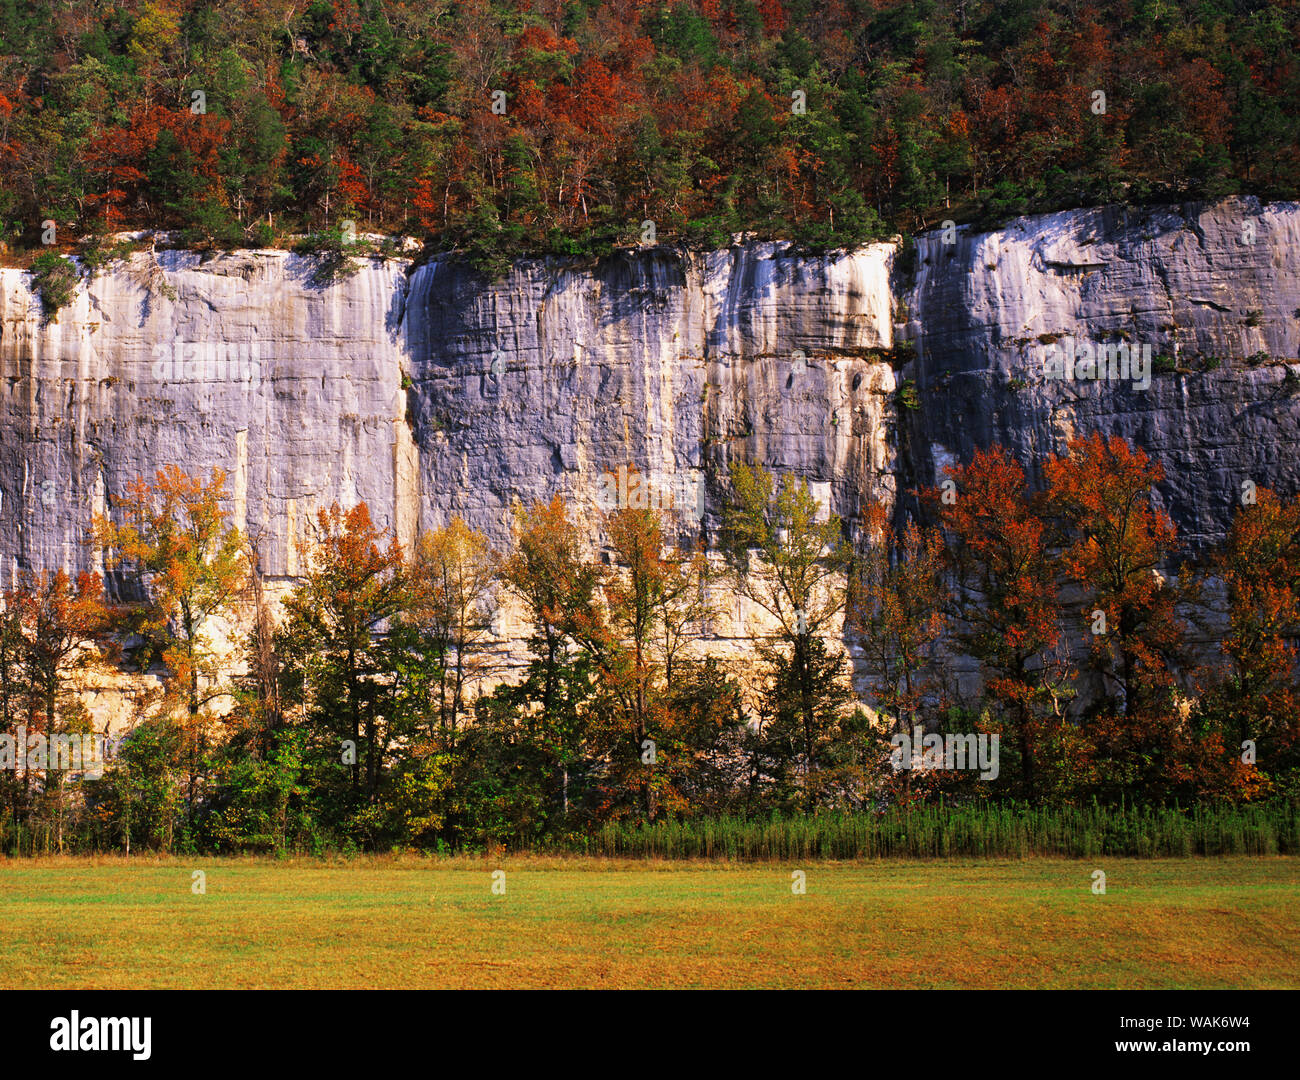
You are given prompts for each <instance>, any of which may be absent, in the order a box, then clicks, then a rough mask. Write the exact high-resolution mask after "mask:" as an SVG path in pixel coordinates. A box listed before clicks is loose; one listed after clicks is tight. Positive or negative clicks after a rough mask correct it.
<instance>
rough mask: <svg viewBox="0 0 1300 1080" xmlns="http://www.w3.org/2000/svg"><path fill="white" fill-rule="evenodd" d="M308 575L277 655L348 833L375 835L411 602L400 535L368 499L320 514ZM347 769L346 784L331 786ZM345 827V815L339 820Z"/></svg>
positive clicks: (287, 616) (307, 552)
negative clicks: (396, 638) (402, 634)
mask: <svg viewBox="0 0 1300 1080" xmlns="http://www.w3.org/2000/svg"><path fill="white" fill-rule="evenodd" d="M302 547H303V553H304V556H305V558H306V561H307V571H306V573H305V574H304V575H303V577H302V580H301V582H300V583H299V585H298V587H297V588H296V589H295V590H294V591H293V593H292V594H291V595H290V596H289V597H287V598H286V599H285V601H284V623H283V626H282V628H281V631H280V636H279V648H280V652H281V654H282V655H283V656H284V658H285V666H286V672H285V677H286V684H287V685H286V698H287V703H288V704H292V705H294V706H297V708H298V709H299V710H300V715H301V717H302V719H303V720H304V721H305V722H306V724H307V725H308V728H309V731H310V732H311V733H312V740H311V744H310V745H311V749H312V752H313V753H314V754H315V755H317V756H316V757H315V759H314V760H315V762H316V768H315V770H314V775H315V776H316V778H317V780H318V782H319V783H320V785H321V787H322V789H323V790H324V791H325V792H328V793H331V794H333V795H336V796H338V797H339V798H340V800H341V803H342V805H341V806H333V807H332V809H331V813H333V814H335V815H342V819H343V821H344V822H345V824H346V823H349V822H350V825H349V827H354V826H355V827H356V828H358V829H359V830H360V831H361V832H362V833H363V834H365V835H366V836H367V837H368V838H371V839H372V838H373V835H374V829H375V827H376V824H377V820H378V819H377V815H376V814H375V813H374V812H373V811H371V812H370V813H368V814H367V813H366V812H365V808H366V807H374V806H375V805H376V804H377V803H378V801H379V789H380V784H381V781H382V779H383V776H384V769H385V767H386V765H387V763H388V762H387V759H388V755H389V753H390V750H391V747H392V745H393V740H394V738H395V737H396V736H398V735H400V734H402V733H401V732H400V731H395V730H394V728H395V726H396V725H395V717H394V715H393V709H392V707H391V703H392V700H393V698H392V695H393V694H394V693H395V692H396V687H395V686H394V684H393V671H394V658H393V656H392V655H391V653H390V652H389V649H388V646H389V641H388V637H389V632H390V630H391V629H392V627H393V624H394V621H395V620H396V619H397V617H398V616H399V614H400V613H401V612H402V611H403V610H404V608H405V607H406V605H407V603H408V583H407V567H406V565H405V561H404V559H403V556H402V551H401V548H400V546H399V545H398V543H397V539H396V537H393V536H391V535H389V534H387V533H386V532H385V531H384V530H383V529H381V528H380V527H379V526H377V525H376V524H375V523H374V522H373V521H372V519H371V517H370V510H369V507H367V505H366V504H365V503H364V502H363V503H359V504H358V505H356V506H354V507H351V508H350V509H347V510H344V509H343V508H342V507H340V506H339V504H338V503H334V504H333V505H332V506H330V507H329V509H321V510H320V511H318V513H317V515H316V536H315V537H314V538H309V539H307V540H305V541H304V542H303V544H302ZM340 765H341V766H343V767H344V768H345V769H346V773H345V774H344V775H346V776H347V778H348V779H347V782H346V787H345V790H344V791H340V790H339V789H340V787H343V786H344V785H340V784H338V783H336V782H331V777H333V776H337V775H340V768H339V766H340ZM336 820H337V818H336Z"/></svg>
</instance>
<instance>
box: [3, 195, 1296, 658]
mask: <svg viewBox="0 0 1300 1080" xmlns="http://www.w3.org/2000/svg"><path fill="white" fill-rule="evenodd" d="M1298 244H1300V207H1298V206H1296V205H1294V204H1274V205H1270V206H1260V205H1259V204H1257V203H1255V202H1253V201H1251V200H1227V201H1224V202H1221V203H1218V204H1215V205H1213V206H1208V207H1186V208H1163V209H1146V210H1140V211H1138V210H1128V211H1125V210H1122V209H1114V208H1110V209H1103V210H1088V211H1075V212H1069V213H1061V214H1054V215H1048V216H1043V217H1036V218H1029V219H1023V220H1019V221H1017V222H1015V223H1013V224H1011V225H1010V226H1008V227H1007V228H1004V229H1002V230H999V231H996V232H989V233H974V232H972V231H971V230H969V229H960V230H949V231H947V232H946V233H945V232H944V231H943V230H936V231H934V232H932V233H929V234H926V235H924V236H922V237H920V238H918V240H917V241H916V243H915V247H914V248H912V249H910V250H901V249H900V248H899V247H897V246H896V245H886V244H881V245H875V246H871V247H868V248H865V249H862V250H858V251H853V252H843V253H837V254H831V255H818V256H813V255H806V254H799V253H797V252H795V251H793V250H792V249H790V248H789V247H788V246H787V245H782V244H773V243H758V242H745V243H737V244H736V245H734V246H733V247H731V248H728V249H726V250H721V251H715V252H709V253H703V254H701V253H690V252H682V251H676V250H670V249H664V248H657V249H650V250H645V251H639V252H634V253H628V254H625V255H621V256H618V257H615V258H612V259H609V260H605V261H603V262H601V263H599V264H591V265H586V264H579V263H577V262H572V261H568V262H564V261H557V260H539V261H527V262H522V263H519V264H517V265H516V266H515V267H514V268H513V270H512V272H511V273H510V274H509V275H508V276H507V277H506V278H504V279H503V280H500V281H498V282H495V283H491V284H489V283H486V282H484V281H482V280H481V279H479V278H476V277H475V276H474V275H473V274H472V273H470V272H469V271H468V270H466V269H464V268H463V267H461V266H460V265H459V264H456V263H451V262H432V263H427V264H424V265H420V266H418V267H416V266H413V265H412V264H411V263H410V262H407V261H402V260H396V259H387V260H385V259H379V258H375V259H366V260H360V268H359V269H358V271H357V272H356V273H355V274H353V275H351V276H344V277H340V278H339V279H337V280H335V281H334V282H332V283H329V284H321V283H319V282H318V281H317V280H316V278H315V274H314V266H313V264H312V262H311V261H310V260H307V259H304V258H301V257H299V256H295V255H291V254H287V253H285V252H279V251H259V252H240V253H234V254H229V255H219V256H210V257H205V256H202V255H199V254H196V253H192V252H175V251H169V252H159V253H158V254H157V255H156V256H153V255H150V254H140V255H137V256H135V257H134V259H133V260H132V261H131V262H130V263H129V264H127V265H124V266H119V267H117V268H115V269H114V270H112V271H111V272H109V273H106V274H103V275H101V276H99V277H98V278H96V279H95V280H93V281H91V282H89V283H88V284H83V286H82V287H81V288H80V289H79V291H78V293H77V296H76V300H75V302H74V304H73V305H72V306H71V307H70V308H65V309H64V310H63V311H61V312H60V313H59V316H58V321H57V322H54V323H49V324H46V323H45V322H44V320H43V319H42V317H41V313H40V306H39V303H38V301H37V300H36V299H35V298H34V297H33V295H32V293H31V290H30V285H29V279H28V277H27V275H26V274H24V273H23V272H21V271H19V270H17V269H5V270H0V373H2V375H3V383H2V386H3V401H2V404H0V585H3V586H4V587H8V586H9V585H10V584H11V583H12V582H13V581H14V580H15V577H16V575H17V574H18V573H19V571H20V570H22V569H25V568H32V569H36V568H41V567H54V566H67V567H69V568H72V567H77V566H83V565H93V556H92V554H91V553H90V551H89V550H88V549H87V548H85V547H84V546H83V545H82V543H81V540H82V537H83V536H84V532H85V528H86V525H87V524H88V521H89V517H90V514H91V512H92V511H93V510H94V509H97V508H101V509H102V508H104V507H106V506H111V505H112V503H113V501H114V499H115V498H116V497H118V496H119V495H120V494H121V493H122V492H123V490H124V488H125V486H126V485H127V484H128V483H129V482H130V481H132V480H133V479H134V478H135V477H136V476H137V475H146V476H147V475H151V474H152V473H153V471H154V470H155V469H156V468H158V467H160V466H161V465H164V464H168V463H174V464H177V465H180V466H182V467H184V468H185V469H187V470H188V471H190V472H204V473H206V472H207V471H208V470H210V469H211V468H212V467H213V466H219V467H221V468H222V469H225V470H226V471H227V472H228V473H229V474H230V477H231V482H230V486H231V490H232V494H233V501H232V512H233V515H234V520H235V521H236V523H237V524H239V525H240V526H241V527H242V528H244V529H245V530H246V531H248V532H249V533H250V535H251V536H252V537H253V538H254V539H255V540H256V542H257V544H258V548H259V552H260V555H261V559H262V565H263V566H264V568H265V569H266V571H267V572H268V573H269V574H271V575H272V576H274V577H277V578H280V579H281V583H282V585H287V584H288V583H289V582H290V581H291V579H292V578H293V576H294V575H295V574H296V573H297V572H298V569H299V567H298V556H297V553H296V545H295V544H294V542H293V538H294V537H296V536H302V535H303V534H304V531H305V530H307V529H308V528H309V527H310V525H309V523H310V519H311V515H312V513H313V511H314V509H315V508H316V507H319V506H322V505H328V504H329V503H331V502H333V501H336V500H337V501H338V502H340V503H343V504H345V505H346V504H351V503H355V502H357V501H359V500H365V501H366V502H367V503H369V505H370V507H371V509H372V511H373V513H374V516H375V517H376V519H377V520H378V521H379V522H380V523H382V524H384V525H386V526H389V527H391V528H393V529H394V530H395V531H396V532H397V534H398V535H399V536H400V537H401V538H402V539H403V540H404V541H409V540H411V539H412V538H413V537H414V536H415V535H416V533H417V532H418V530H420V529H423V528H429V527H431V526H435V525H437V524H441V523H443V522H445V521H447V520H448V518H449V517H450V516H451V515H453V514H459V515H461V516H462V517H464V518H465V519H466V520H468V521H469V522H470V524H472V525H474V526H475V527H477V528H479V529H482V530H485V531H487V532H488V533H489V534H490V535H491V536H492V537H493V539H494V540H495V541H496V542H497V543H498V544H501V545H505V544H506V543H507V542H508V539H509V526H510V516H511V508H512V506H513V505H514V504H515V503H517V502H518V501H521V500H522V501H528V500H532V499H539V498H544V497H549V496H550V495H551V494H553V493H555V492H557V491H558V492H562V493H564V494H565V495H566V496H567V497H568V498H569V499H570V501H571V503H572V505H573V506H574V507H575V508H576V510H577V511H578V512H579V513H580V514H581V515H583V516H585V517H587V518H588V519H589V520H590V521H591V522H592V523H593V524H594V523H595V521H596V514H595V511H596V509H597V498H598V494H599V491H600V478H601V474H603V473H605V472H609V471H616V470H618V468H619V467H620V466H626V467H633V468H635V469H637V470H638V471H639V472H641V473H642V474H648V475H649V477H650V478H651V479H652V481H653V483H654V484H656V485H657V486H658V487H659V488H660V489H662V490H670V491H672V492H674V493H675V501H674V504H673V505H674V506H675V508H676V509H675V511H674V513H673V514H672V515H671V522H672V524H673V527H674V529H675V531H676V532H677V533H678V535H679V536H680V537H681V538H683V539H689V538H693V537H695V536H697V535H703V537H704V538H705V539H706V540H708V539H709V538H710V537H711V536H712V535H713V533H714V532H715V530H716V527H717V523H718V510H719V506H720V501H721V495H722V491H723V488H722V484H723V482H724V480H725V470H726V464H727V463H728V462H729V461H730V460H733V459H735V458H744V459H746V460H751V461H757V462H759V463H761V464H764V465H766V466H768V467H770V468H774V469H778V470H783V471H784V470H793V471H795V472H797V473H799V474H800V475H802V476H805V477H806V478H807V479H809V480H810V481H811V482H812V483H813V485H814V490H815V491H817V492H818V494H819V496H821V497H822V498H824V499H825V500H826V502H827V504H828V506H829V507H830V508H832V509H834V510H835V511H836V512H837V513H839V514H841V515H842V516H844V517H845V518H846V519H848V520H849V521H850V525H852V523H853V520H854V519H855V518H856V515H857V512H858V509H859V507H860V505H861V503H862V501H863V500H864V499H865V498H882V499H885V500H892V499H893V498H894V494H895V492H896V491H897V492H899V493H903V492H906V491H907V490H909V489H911V488H913V487H915V486H916V485H917V484H918V483H922V484H931V483H934V482H935V481H936V480H937V479H938V478H939V470H940V469H941V468H942V466H943V465H944V464H945V463H947V462H950V461H954V460H965V459H966V458H968V457H969V454H970V452H971V451H972V450H973V448H974V447H976V446H979V445H984V444H987V443H988V442H991V441H996V442H1001V443H1004V444H1007V445H1009V446H1011V447H1012V448H1013V449H1014V450H1015V451H1016V453H1017V454H1018V455H1019V456H1020V457H1021V458H1022V459H1023V460H1024V461H1025V462H1026V463H1027V464H1028V465H1029V466H1030V467H1031V469H1037V468H1038V467H1040V466H1041V462H1042V460H1043V458H1044V456H1045V455H1046V454H1047V453H1048V452H1051V451H1057V450H1059V449H1060V448H1061V447H1062V446H1063V443H1064V439H1065V438H1066V437H1067V436H1068V435H1070V434H1071V433H1073V432H1083V431H1088V430H1093V429H1099V430H1103V431H1107V432H1115V433H1118V434H1121V435H1124V436H1125V437H1127V438H1129V439H1130V440H1131V441H1133V442H1135V443H1137V444H1138V445H1141V446H1143V447H1144V448H1145V449H1147V450H1148V451H1149V452H1151V453H1152V454H1154V455H1155V456H1156V457H1157V458H1158V459H1159V460H1161V461H1162V462H1163V463H1164V464H1165V466H1166V469H1167V471H1168V481H1167V482H1166V484H1165V485H1164V488H1163V489H1162V498H1163V499H1165V500H1166V503H1167V505H1168V508H1169V510H1170V512H1171V513H1172V514H1173V516H1174V519H1175V521H1176V522H1177V523H1178V524H1179V527H1180V530H1181V531H1182V532H1183V533H1184V534H1186V535H1188V536H1189V537H1191V538H1192V539H1193V541H1195V542H1204V541H1207V540H1209V539H1212V538H1214V537H1215V536H1217V535H1219V534H1220V533H1221V532H1222V529H1223V527H1224V524H1225V523H1226V521H1227V520H1228V515H1229V512H1230V507H1231V505H1232V503H1233V500H1234V499H1235V498H1236V497H1237V496H1238V494H1239V492H1240V484H1241V482H1242V481H1243V480H1245V479H1252V480H1254V481H1255V482H1256V483H1258V484H1261V485H1271V486H1274V487H1277V488H1279V489H1280V490H1283V491H1286V492H1294V491H1296V490H1298V489H1300V463H1298V459H1297V455H1296V453H1295V446H1296V444H1297V439H1298V436H1300V430H1298V429H1300V399H1298V398H1297V396H1296V395H1294V394H1293V393H1292V392H1291V386H1290V383H1289V382H1288V381H1287V380H1286V372H1287V368H1286V366H1285V365H1284V364H1282V363H1280V362H1279V358H1282V359H1290V360H1292V361H1294V360H1295V357H1296V356H1297V354H1298V353H1300V319H1298V318H1297V308H1298V307H1300V260H1297V258H1296V255H1295V252H1296V251H1297V246H1298ZM1067 339H1068V340H1075V341H1079V342H1083V341H1089V342H1097V343H1101V342H1107V341H1109V342H1115V341H1123V342H1126V343H1131V344H1132V345H1133V346H1135V347H1137V346H1140V345H1141V344H1144V343H1145V344H1149V345H1150V346H1151V347H1152V348H1151V351H1152V354H1153V356H1168V357H1169V358H1170V360H1169V362H1166V363H1164V366H1165V367H1171V366H1174V367H1178V368H1181V369H1184V370H1182V371H1172V372H1161V371H1156V372H1153V373H1152V375H1151V379H1150V385H1149V386H1148V387H1146V388H1141V387H1139V386H1138V385H1136V384H1135V382H1134V381H1133V380H1129V381H1127V382H1126V381H1123V380H1120V381H1091V382H1079V381H1063V380H1049V379H1047V378H1045V377H1044V355H1045V351H1046V350H1048V349H1050V348H1051V347H1052V345H1054V344H1057V343H1059V342H1061V341H1063V340H1067ZM1211 357H1214V358H1218V360H1219V363H1218V366H1217V367H1215V365H1214V362H1213V361H1212V360H1211V359H1209V358H1211ZM1252 357H1253V360H1251V362H1250V363H1247V359H1246V358H1252ZM890 360H892V361H893V364H891V363H890V362H889V361H890ZM894 365H901V366H899V367H898V369H897V370H896V369H895V366H894ZM1157 366H1160V365H1157ZM906 380H911V381H912V385H911V386H909V388H908V389H909V393H908V394H907V395H900V394H898V393H897V392H896V391H897V389H898V386H899V384H900V383H902V382H904V381H906ZM913 389H914V391H915V393H914V395H913V394H912V393H911V391H912V390H913ZM904 397H905V398H906V401H905V402H904V401H902V400H900V399H902V398H904ZM701 484H702V485H703V490H704V492H705V499H704V502H703V514H702V516H701V515H698V514H696V513H694V512H693V509H692V508H693V503H692V502H691V500H689V499H683V498H682V497H681V493H682V492H686V491H695V490H697V487H696V485H701ZM907 505H908V504H907V500H906V498H905V497H904V498H903V500H902V508H903V509H904V510H905V509H906V508H907ZM733 604H735V605H736V606H734V607H733V608H732V609H731V610H730V611H729V613H728V614H729V618H724V619H723V620H722V621H721V622H720V623H719V624H718V625H717V626H716V627H715V628H714V629H715V633H717V635H718V636H719V639H720V642H719V644H725V643H727V642H728V641H729V643H730V644H731V645H732V646H734V647H737V648H743V647H744V635H745V634H746V633H747V628H748V627H750V624H751V618H752V613H750V612H746V611H744V610H743V609H741V608H740V607H739V606H738V601H733ZM500 631H501V634H502V637H503V642H502V645H503V651H508V648H509V646H508V641H507V640H506V639H509V638H511V637H514V636H515V635H516V634H517V633H518V632H519V627H518V625H517V624H516V623H514V622H513V620H512V619H511V618H510V617H509V615H507V617H506V618H505V619H504V620H503V621H502V623H501V625H500Z"/></svg>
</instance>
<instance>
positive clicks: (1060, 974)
mask: <svg viewBox="0 0 1300 1080" xmlns="http://www.w3.org/2000/svg"><path fill="white" fill-rule="evenodd" d="M497 869H500V870H503V871H504V872H505V878H504V884H505V892H504V895H494V894H493V891H492V884H493V878H492V871H494V870H497ZM1097 869H1101V870H1103V871H1104V872H1105V874H1106V893H1105V895H1094V893H1093V891H1092V874H1093V871H1094V870H1097ZM195 870H202V871H203V873H204V874H205V876H206V880H205V885H206V892H205V893H202V894H199V893H195V892H194V891H192V890H193V888H194V883H193V871H195ZM794 870H803V871H804V873H805V874H806V890H807V891H806V893H805V894H803V895H795V894H794V893H793V892H792V888H791V886H792V878H791V874H792V871H794ZM0 925H3V927H4V933H3V934H2V935H0V987H4V988H30V989H35V988H75V989H92V988H178V989H183V988H223V987H234V988H239V987H300V988H352V987H371V988H415V987H455V988H480V987H481V988H510V987H627V988H631V987H790V988H794V987H861V988H869V987H882V988H926V987H954V988H960V987H1020V988H1038V987H1061V988H1107V987H1111V988H1176V987H1186V988H1202V987H1220V988H1264V987H1297V986H1300V859H1298V858H1296V857H1291V856H1271V857H1269V856H1264V857H1258V856H1257V857H1253V858H1252V857H1238V856H1227V857H1222V858H1215V859H1205V858H1196V857H1192V858H1175V859H1124V858H1109V857H1107V858H1102V859H1097V860H1091V861H1083V860H1071V859H1048V858H1040V859H1025V860H987V859H985V860H978V861H977V860H962V859H955V860H943V861H920V860H908V859H892V860H888V861H884V860H882V861H857V862H812V861H810V862H807V863H804V864H802V865H800V864H798V863H790V864H763V865H754V864H744V863H732V862H702V861H697V862H676V861H633V860H618V859H600V858H583V857H565V858H560V857H555V858H543V857H538V856H503V857H501V858H498V859H493V860H490V861H489V860H485V859H483V858H481V857H474V858H471V857H461V858H451V859H423V858H418V857H389V858H357V859H353V860H349V861H343V860H338V861H333V862H330V861H325V860H307V859H298V860H294V859H287V860H269V859H261V860H256V859H245V860H237V859H231V860H220V859H205V858H196V859H193V860H190V861H186V860H183V859H169V860H160V861H149V860H144V859H133V860H131V861H127V860H124V859H119V858H116V857H103V858H94V859H76V858H64V859H55V858H51V859H36V860H26V859H24V860H3V861H0Z"/></svg>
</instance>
